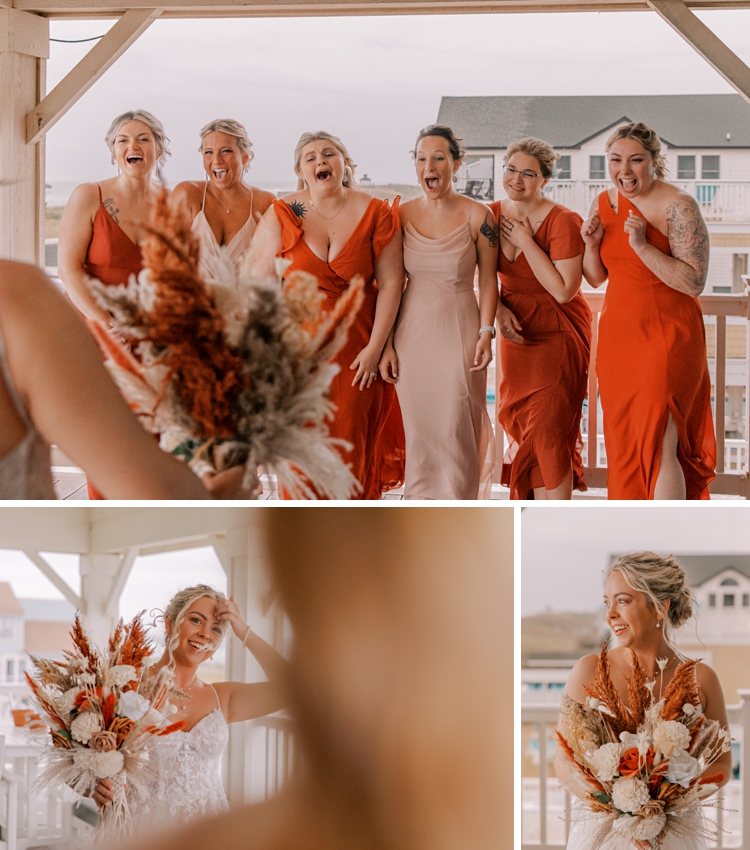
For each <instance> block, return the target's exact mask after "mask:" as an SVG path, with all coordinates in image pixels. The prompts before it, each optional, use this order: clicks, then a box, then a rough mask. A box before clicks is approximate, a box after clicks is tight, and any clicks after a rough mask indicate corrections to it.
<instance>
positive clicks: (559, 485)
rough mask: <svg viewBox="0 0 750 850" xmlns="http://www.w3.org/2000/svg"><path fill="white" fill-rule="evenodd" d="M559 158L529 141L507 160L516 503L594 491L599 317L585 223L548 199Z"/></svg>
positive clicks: (503, 311) (508, 341)
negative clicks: (589, 474)
mask: <svg viewBox="0 0 750 850" xmlns="http://www.w3.org/2000/svg"><path fill="white" fill-rule="evenodd" d="M557 158H558V155H557V154H556V153H555V152H554V150H553V149H552V148H551V147H550V145H548V144H547V143H546V142H543V141H541V140H539V139H522V140H521V141H519V142H515V143H514V144H512V145H510V147H509V148H508V150H507V151H506V154H505V159H504V167H503V187H504V188H505V192H506V194H507V195H508V199H507V200H504V201H496V202H495V203H494V204H492V205H491V209H492V210H494V212H495V215H496V216H497V218H498V220H499V222H500V252H499V254H498V272H499V274H500V281H501V284H502V285H501V291H500V295H501V303H500V306H499V310H498V319H499V324H500V333H501V335H502V340H501V342H500V360H501V363H502V366H503V378H502V382H501V384H500V394H499V408H498V419H499V421H500V424H501V425H502V426H503V428H504V429H505V433H506V435H507V436H508V441H509V447H508V451H507V452H506V457H505V463H504V465H503V474H502V477H501V481H502V483H503V484H505V485H506V486H508V487H510V496H511V499H570V498H571V496H572V493H573V489H574V488H575V489H577V490H585V489H586V485H585V483H584V482H583V468H582V462H581V454H580V444H581V437H580V422H581V406H582V404H583V400H584V398H585V396H586V382H587V377H588V361H589V346H590V339H591V311H590V310H589V308H588V306H587V304H586V302H585V301H584V300H583V296H582V295H581V293H580V288H581V279H582V272H581V260H582V257H583V240H582V239H581V234H580V227H581V217H580V216H579V215H578V214H577V213H574V212H572V211H571V210H569V209H567V208H566V207H564V206H562V205H561V204H555V203H554V202H553V201H551V200H549V199H548V198H545V196H544V191H543V190H544V186H545V185H546V184H547V183H548V181H549V179H550V177H551V176H552V172H553V169H554V166H555V161H556V160H557Z"/></svg>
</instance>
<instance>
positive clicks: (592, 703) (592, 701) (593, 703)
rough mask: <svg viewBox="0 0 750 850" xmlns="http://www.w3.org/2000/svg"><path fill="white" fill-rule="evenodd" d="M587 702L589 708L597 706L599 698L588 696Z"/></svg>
mask: <svg viewBox="0 0 750 850" xmlns="http://www.w3.org/2000/svg"><path fill="white" fill-rule="evenodd" d="M588 704H589V707H590V708H599V705H600V703H599V700H598V699H597V698H596V697H589V698H588Z"/></svg>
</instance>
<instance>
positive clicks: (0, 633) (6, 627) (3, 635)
mask: <svg viewBox="0 0 750 850" xmlns="http://www.w3.org/2000/svg"><path fill="white" fill-rule="evenodd" d="M0 640H13V620H12V619H11V618H10V617H0Z"/></svg>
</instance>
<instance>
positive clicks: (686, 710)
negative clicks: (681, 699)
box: [682, 702, 695, 717]
mask: <svg viewBox="0 0 750 850" xmlns="http://www.w3.org/2000/svg"><path fill="white" fill-rule="evenodd" d="M682 713H683V714H687V716H688V717H692V716H693V715H694V714H695V706H694V705H693V704H692V703H690V702H686V703H685V705H683V706H682Z"/></svg>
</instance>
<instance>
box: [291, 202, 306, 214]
mask: <svg viewBox="0 0 750 850" xmlns="http://www.w3.org/2000/svg"><path fill="white" fill-rule="evenodd" d="M289 207H290V209H291V210H292V212H293V213H294V214H295V215H296V216H297V218H304V217H305V213H306V212H307V210H306V209H305V205H304V204H303V203H302V201H292V202H291V204H289Z"/></svg>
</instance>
